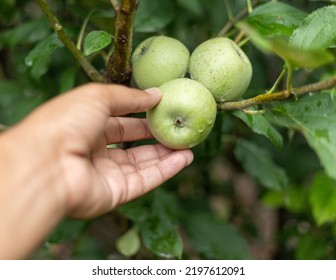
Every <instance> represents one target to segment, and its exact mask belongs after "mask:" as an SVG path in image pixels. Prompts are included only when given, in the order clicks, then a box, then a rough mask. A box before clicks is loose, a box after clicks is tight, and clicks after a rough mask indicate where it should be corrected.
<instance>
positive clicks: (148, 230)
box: [141, 217, 183, 259]
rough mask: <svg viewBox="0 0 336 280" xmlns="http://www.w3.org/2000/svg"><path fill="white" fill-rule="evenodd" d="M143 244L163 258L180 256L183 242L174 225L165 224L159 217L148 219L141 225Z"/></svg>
mask: <svg viewBox="0 0 336 280" xmlns="http://www.w3.org/2000/svg"><path fill="white" fill-rule="evenodd" d="M141 234H142V238H143V241H144V245H145V246H146V248H147V249H149V250H150V251H151V252H153V253H154V254H156V255H158V256H160V257H163V258H167V259H168V258H169V259H170V258H179V259H180V258H181V257H182V253H183V243H182V239H181V237H180V235H179V234H178V232H177V230H176V227H171V226H167V225H166V224H165V222H164V221H162V220H161V219H160V218H159V217H156V218H151V219H148V220H147V221H146V222H145V223H144V224H143V225H142V226H141Z"/></svg>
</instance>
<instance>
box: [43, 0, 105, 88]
mask: <svg viewBox="0 0 336 280" xmlns="http://www.w3.org/2000/svg"><path fill="white" fill-rule="evenodd" d="M37 2H38V4H39V5H40V7H41V9H42V11H43V13H44V14H45V15H46V17H47V18H48V20H49V22H50V23H51V24H52V27H53V28H54V30H55V32H56V34H57V36H58V38H59V39H60V40H61V41H62V43H63V44H64V45H65V46H66V47H67V48H68V50H69V51H70V52H71V53H72V55H73V56H74V57H75V58H76V59H77V61H78V62H79V64H80V65H81V66H82V67H83V69H84V71H85V72H86V73H87V75H88V76H89V77H90V78H91V80H92V81H95V82H101V83H104V82H106V79H105V77H104V76H103V75H102V74H101V73H99V72H98V71H97V69H95V68H94V67H93V65H92V64H91V63H90V61H89V60H87V58H86V57H85V56H84V55H83V54H82V52H81V51H80V50H79V49H77V47H76V45H75V44H74V42H73V41H72V40H71V39H70V38H69V37H68V35H67V34H66V33H65V31H64V28H63V26H62V25H61V23H60V22H59V20H58V19H57V17H56V15H55V14H54V13H53V12H52V10H51V9H50V7H49V5H48V4H47V2H46V1H45V0H37Z"/></svg>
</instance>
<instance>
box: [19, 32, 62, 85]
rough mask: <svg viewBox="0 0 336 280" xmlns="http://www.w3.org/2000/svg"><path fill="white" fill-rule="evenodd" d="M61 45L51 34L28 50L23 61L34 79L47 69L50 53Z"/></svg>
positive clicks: (54, 35)
mask: <svg viewBox="0 0 336 280" xmlns="http://www.w3.org/2000/svg"><path fill="white" fill-rule="evenodd" d="M61 47H63V43H62V42H61V41H60V40H59V39H58V37H57V35H56V34H52V35H50V36H49V37H47V38H46V39H45V40H43V41H42V42H40V43H39V44H38V45H37V46H36V47H35V48H34V49H32V50H31V51H30V52H29V54H28V55H27V57H26V59H25V63H26V65H27V66H28V67H30V71H31V74H32V76H33V77H34V78H35V79H39V78H40V77H41V76H42V75H43V74H45V73H46V72H47V71H48V68H49V64H50V62H51V55H52V54H53V53H54V52H55V50H56V49H58V48H61Z"/></svg>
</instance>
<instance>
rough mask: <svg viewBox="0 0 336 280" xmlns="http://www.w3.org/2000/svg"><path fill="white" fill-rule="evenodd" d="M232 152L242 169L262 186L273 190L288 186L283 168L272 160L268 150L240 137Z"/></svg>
mask: <svg viewBox="0 0 336 280" xmlns="http://www.w3.org/2000/svg"><path fill="white" fill-rule="evenodd" d="M234 154H235V156H236V158H237V159H238V160H239V161H240V163H241V164H242V166H243V167H244V169H245V170H246V171H247V172H248V173H250V174H251V175H253V176H254V177H255V178H257V179H258V181H259V182H260V183H261V184H262V185H263V186H265V187H267V188H270V189H274V190H282V189H284V188H286V187H287V186H288V177H287V175H286V172H285V170H283V169H282V168H281V167H279V166H277V165H276V164H275V163H274V162H273V160H272V157H271V155H270V153H269V151H268V150H266V149H264V148H262V147H258V146H256V145H255V144H253V143H250V142H247V141H245V140H242V139H241V140H239V141H237V144H236V147H235V150H234Z"/></svg>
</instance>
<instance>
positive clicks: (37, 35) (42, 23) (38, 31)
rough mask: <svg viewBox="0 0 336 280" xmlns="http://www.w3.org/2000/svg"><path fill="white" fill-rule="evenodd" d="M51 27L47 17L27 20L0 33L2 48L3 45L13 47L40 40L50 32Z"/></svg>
mask: <svg viewBox="0 0 336 280" xmlns="http://www.w3.org/2000/svg"><path fill="white" fill-rule="evenodd" d="M50 29H51V28H50V24H49V23H48V21H47V20H46V19H45V18H40V19H36V20H33V21H28V22H25V23H23V24H20V25H19V26H17V27H15V28H13V29H11V30H8V31H6V32H4V33H2V34H0V49H1V46H9V47H13V46H15V45H18V44H29V43H35V42H38V41H40V40H42V39H44V38H45V37H46V36H47V35H48V34H49V33H50Z"/></svg>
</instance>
